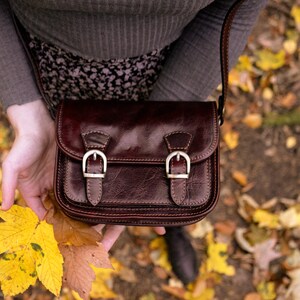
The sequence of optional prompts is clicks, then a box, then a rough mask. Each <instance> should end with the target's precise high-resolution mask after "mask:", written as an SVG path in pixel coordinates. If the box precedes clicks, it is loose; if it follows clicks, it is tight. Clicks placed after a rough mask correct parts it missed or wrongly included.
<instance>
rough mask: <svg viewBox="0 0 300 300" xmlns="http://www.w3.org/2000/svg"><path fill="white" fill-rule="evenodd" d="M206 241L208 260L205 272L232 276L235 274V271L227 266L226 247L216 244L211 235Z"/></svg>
mask: <svg viewBox="0 0 300 300" xmlns="http://www.w3.org/2000/svg"><path fill="white" fill-rule="evenodd" d="M206 240H207V243H208V248H207V254H208V259H207V261H206V269H207V271H208V272H212V271H213V272H217V273H220V274H225V275H228V276H233V275H234V274H235V269H234V267H233V266H230V265H228V264H227V258H228V254H227V249H228V246H227V245H226V244H224V243H216V242H215V241H214V239H213V235H212V234H211V233H209V234H208V235H207V237H206Z"/></svg>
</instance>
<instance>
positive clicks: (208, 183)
mask: <svg viewBox="0 0 300 300" xmlns="http://www.w3.org/2000/svg"><path fill="white" fill-rule="evenodd" d="M242 2H243V1H237V2H236V3H235V5H234V6H233V7H232V8H231V9H230V11H229V12H228V14H227V17H226V19H225V22H224V25H223V29H222V37H221V65H222V81H223V93H222V96H221V97H220V99H219V106H218V108H217V105H216V103H215V102H149V101H143V102H110V101H64V102H63V103H62V104H61V105H60V107H59V110H58V114H57V118H56V122H57V144H58V151H57V161H56V178H55V195H56V199H57V201H58V203H59V205H60V206H61V208H62V209H63V211H64V212H65V213H66V214H67V215H69V216H70V217H72V218H75V219H79V220H83V221H86V222H90V223H105V224H125V225H150V226H178V225H186V224H190V223H194V222H197V221H199V220H201V219H202V218H203V217H205V216H206V215H207V214H208V213H209V212H210V211H211V210H212V209H213V208H214V207H215V205H216V203H217V200H218V197H219V126H220V124H221V123H222V122H223V107H224V102H225V99H226V94H227V77H228V76H227V75H228V39H229V31H230V26H231V23H232V20H233V17H234V15H235V13H236V11H237V9H238V8H239V6H240V5H241V3H242Z"/></svg>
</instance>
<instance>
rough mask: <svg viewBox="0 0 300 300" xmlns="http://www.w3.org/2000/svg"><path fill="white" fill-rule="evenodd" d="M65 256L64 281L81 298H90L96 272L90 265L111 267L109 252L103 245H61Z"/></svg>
mask: <svg viewBox="0 0 300 300" xmlns="http://www.w3.org/2000/svg"><path fill="white" fill-rule="evenodd" d="M59 248H60V250H61V253H62V254H63V257H64V261H65V262H64V276H63V282H64V284H65V285H66V286H68V287H69V288H70V289H72V290H74V291H76V292H77V293H78V294H79V295H80V297H81V298H83V299H88V297H89V293H90V291H91V289H92V282H93V281H94V280H95V272H94V271H93V269H92V268H91V266H90V265H93V266H95V267H98V268H111V267H112V266H111V263H110V261H109V258H108V253H107V251H106V250H105V249H104V247H103V246H102V244H98V245H97V246H92V245H88V246H72V245H60V246H59Z"/></svg>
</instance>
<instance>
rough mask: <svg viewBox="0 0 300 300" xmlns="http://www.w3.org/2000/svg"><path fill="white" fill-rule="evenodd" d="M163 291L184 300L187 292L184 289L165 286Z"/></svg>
mask: <svg viewBox="0 0 300 300" xmlns="http://www.w3.org/2000/svg"><path fill="white" fill-rule="evenodd" d="M161 288H162V290H163V291H164V292H166V293H169V294H170V295H172V296H175V297H177V298H179V299H184V297H185V292H186V290H185V289H184V288H182V287H173V286H169V285H165V284H163V285H162V286H161Z"/></svg>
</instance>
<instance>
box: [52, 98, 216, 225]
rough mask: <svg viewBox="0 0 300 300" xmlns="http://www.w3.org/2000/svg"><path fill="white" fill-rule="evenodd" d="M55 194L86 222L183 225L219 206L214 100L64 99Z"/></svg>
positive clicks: (58, 121) (63, 205) (64, 206)
mask: <svg viewBox="0 0 300 300" xmlns="http://www.w3.org/2000/svg"><path fill="white" fill-rule="evenodd" d="M56 124H57V144H58V150H57V158H56V178H55V183H54V185H55V195H56V199H57V201H58V203H59V205H60V206H61V208H62V210H63V211H64V212H65V213H66V214H67V215H69V216H70V217H72V218H75V219H79V220H82V221H85V222H89V223H95V224H96V223H105V224H125V225H148V226H178V225H186V224H190V223H194V222H197V221H199V220H201V219H202V218H203V217H205V216H206V215H207V213H209V212H210V211H211V210H212V209H213V208H214V206H215V205H216V203H217V199H218V194H219V124H218V115H217V108H216V103H215V102H150V101H141V102H121V101H119V102H118V101H116V102H114V101H93V100H85V101H64V102H62V104H61V105H60V107H59V110H58V113H57V119H56Z"/></svg>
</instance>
